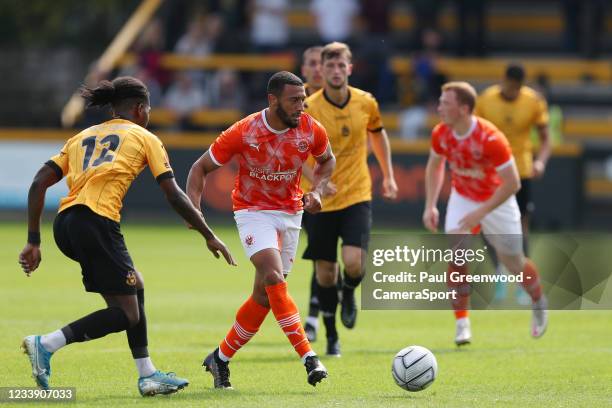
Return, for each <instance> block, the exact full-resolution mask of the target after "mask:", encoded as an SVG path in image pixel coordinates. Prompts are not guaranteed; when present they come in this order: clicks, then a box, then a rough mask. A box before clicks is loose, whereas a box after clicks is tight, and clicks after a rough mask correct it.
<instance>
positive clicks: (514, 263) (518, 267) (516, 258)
mask: <svg viewBox="0 0 612 408" xmlns="http://www.w3.org/2000/svg"><path fill="white" fill-rule="evenodd" d="M498 257H499V259H500V261H501V263H502V264H503V265H504V266H505V267H506V269H508V271H510V273H514V274H517V273H520V272H521V271H522V270H523V267H524V266H525V260H526V258H525V256H523V255H522V254H514V255H506V254H503V255H502V254H498Z"/></svg>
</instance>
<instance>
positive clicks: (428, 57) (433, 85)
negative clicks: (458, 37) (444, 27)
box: [400, 29, 446, 139]
mask: <svg viewBox="0 0 612 408" xmlns="http://www.w3.org/2000/svg"><path fill="white" fill-rule="evenodd" d="M420 42H421V43H422V44H423V46H422V49H423V51H421V52H419V53H417V54H416V55H415V56H414V57H413V61H412V71H413V82H412V83H413V88H412V89H411V91H412V93H413V94H414V100H415V102H416V104H415V105H414V106H412V107H410V108H409V109H406V110H405V111H403V112H402V113H401V115H400V135H401V137H402V138H403V139H414V138H417V137H418V136H419V135H425V134H427V133H428V131H429V130H430V129H427V123H428V118H429V116H430V115H432V114H435V112H436V107H437V104H438V98H439V97H440V89H441V87H442V85H443V84H444V83H446V76H445V75H444V74H443V73H441V72H440V71H439V70H438V68H437V66H436V65H437V60H438V58H439V57H440V55H439V53H440V47H441V45H442V36H441V35H440V33H438V32H437V31H435V30H433V29H426V30H424V31H423V32H422V39H421V41H420Z"/></svg>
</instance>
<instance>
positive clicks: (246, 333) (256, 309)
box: [219, 296, 270, 359]
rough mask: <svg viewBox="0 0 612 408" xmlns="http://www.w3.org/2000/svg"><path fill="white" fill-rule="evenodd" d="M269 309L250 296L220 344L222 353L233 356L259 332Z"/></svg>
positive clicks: (228, 356) (229, 356)
mask: <svg viewBox="0 0 612 408" xmlns="http://www.w3.org/2000/svg"><path fill="white" fill-rule="evenodd" d="M269 311H270V309H269V308H267V307H264V306H262V305H260V304H259V303H256V302H255V301H254V300H253V297H252V296H249V298H248V299H247V300H246V302H244V303H243V304H242V306H240V309H238V313H236V321H235V322H234V325H233V326H232V328H231V329H230V331H229V332H227V335H226V336H225V338H224V339H223V341H222V342H221V344H220V345H219V350H220V351H221V353H223V355H224V356H225V357H227V358H228V359H229V358H232V357H233V356H234V354H236V352H237V351H238V350H240V348H241V347H242V346H244V345H245V344H247V342H248V341H249V340H251V337H253V336H254V335H255V333H257V330H259V327H260V326H261V324H262V323H263V321H264V320H265V319H266V316H267V315H268V312H269Z"/></svg>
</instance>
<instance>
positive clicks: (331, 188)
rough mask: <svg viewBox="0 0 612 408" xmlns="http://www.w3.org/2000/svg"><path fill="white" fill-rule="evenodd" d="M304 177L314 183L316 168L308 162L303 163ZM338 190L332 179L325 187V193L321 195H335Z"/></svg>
mask: <svg viewBox="0 0 612 408" xmlns="http://www.w3.org/2000/svg"><path fill="white" fill-rule="evenodd" d="M302 177H304V178H305V179H306V180H308V182H310V183H311V184H312V182H313V180H314V169H313V168H312V167H311V166H309V165H308V164H307V163H304V164H303V165H302ZM337 192H338V189H337V188H336V185H335V184H334V183H333V182H332V181H331V180H330V181H328V182H327V184H326V185H325V187H324V188H323V195H322V196H321V197H327V196H333V195H334V194H336V193H337Z"/></svg>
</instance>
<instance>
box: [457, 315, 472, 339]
mask: <svg viewBox="0 0 612 408" xmlns="http://www.w3.org/2000/svg"><path fill="white" fill-rule="evenodd" d="M455 324H456V326H457V331H456V333H455V344H456V345H458V346H463V345H464V344H470V342H471V341H472V328H471V326H470V319H469V317H462V318H461V319H457V321H456V323H455Z"/></svg>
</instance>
